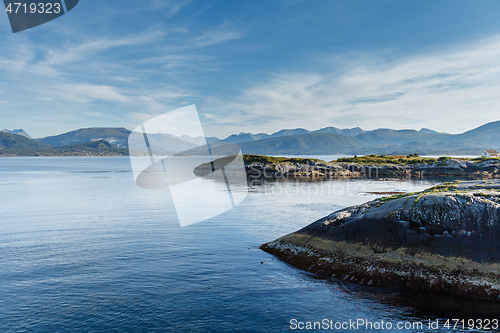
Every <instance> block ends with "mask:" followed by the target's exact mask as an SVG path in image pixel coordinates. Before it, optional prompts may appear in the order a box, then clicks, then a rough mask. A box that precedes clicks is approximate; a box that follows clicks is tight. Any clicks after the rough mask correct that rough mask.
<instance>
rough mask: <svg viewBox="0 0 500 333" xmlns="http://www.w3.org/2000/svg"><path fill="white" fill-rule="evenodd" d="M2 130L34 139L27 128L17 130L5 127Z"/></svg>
mask: <svg viewBox="0 0 500 333" xmlns="http://www.w3.org/2000/svg"><path fill="white" fill-rule="evenodd" d="M2 132H5V133H10V134H17V135H22V136H24V137H25V138H28V139H32V137H31V136H30V135H29V134H28V133H26V131H25V130H23V129H21V128H20V129H15V130H12V131H11V130H8V129H3V130H2Z"/></svg>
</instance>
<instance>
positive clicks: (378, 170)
mask: <svg viewBox="0 0 500 333" xmlns="http://www.w3.org/2000/svg"><path fill="white" fill-rule="evenodd" d="M245 170H246V173H247V176H248V177H249V178H253V179H262V178H267V179H282V178H312V179H325V178H384V177H385V178H431V177H464V178H472V179H496V178H500V160H499V159H490V160H485V161H482V162H478V163H476V162H473V161H464V160H459V159H449V160H445V161H436V162H434V163H430V164H426V163H419V164H400V165H397V164H371V165H370V164H358V163H337V162H324V161H317V160H316V161H315V160H305V162H300V163H299V162H277V163H270V162H252V163H248V161H246V160H245ZM210 172H212V167H211V165H206V164H202V165H200V166H198V167H196V168H195V170H194V173H195V174H196V175H198V176H205V175H207V174H209V173H210Z"/></svg>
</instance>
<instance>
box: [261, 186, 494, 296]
mask: <svg viewBox="0 0 500 333" xmlns="http://www.w3.org/2000/svg"><path fill="white" fill-rule="evenodd" d="M261 249H263V250H264V251H266V252H269V253H271V254H274V255H276V256H278V257H279V258H280V259H282V260H283V261H285V262H287V263H290V264H291V265H293V266H295V267H297V268H300V269H303V270H306V271H309V272H313V273H317V274H320V275H322V276H326V277H335V278H339V279H342V280H347V281H353V282H357V283H360V284H365V285H373V286H380V287H391V288H397V289H404V290H413V291H438V292H445V293H450V294H455V295H462V296H470V297H476V298H481V299H487V300H493V301H500V181H466V182H456V183H446V184H444V185H441V186H436V187H433V188H431V189H429V190H426V191H424V192H420V193H413V194H403V195H396V196H392V197H387V198H381V199H377V200H374V201H371V202H368V203H365V204H362V205H358V206H354V207H349V208H346V209H343V210H340V211H337V212H335V213H333V214H331V215H328V216H326V217H325V218H322V219H320V220H318V221H316V222H314V223H312V224H311V225H309V226H307V227H305V228H303V229H301V230H299V231H297V232H294V233H292V234H289V235H286V236H284V237H282V238H279V239H277V240H275V241H272V242H270V243H267V244H264V245H262V247H261Z"/></svg>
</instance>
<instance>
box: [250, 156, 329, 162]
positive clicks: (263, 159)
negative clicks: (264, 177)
mask: <svg viewBox="0 0 500 333" xmlns="http://www.w3.org/2000/svg"><path fill="white" fill-rule="evenodd" d="M243 161H245V164H252V163H262V164H277V163H297V164H314V163H315V162H325V161H323V160H320V159H317V158H289V157H275V156H265V155H250V154H247V155H243Z"/></svg>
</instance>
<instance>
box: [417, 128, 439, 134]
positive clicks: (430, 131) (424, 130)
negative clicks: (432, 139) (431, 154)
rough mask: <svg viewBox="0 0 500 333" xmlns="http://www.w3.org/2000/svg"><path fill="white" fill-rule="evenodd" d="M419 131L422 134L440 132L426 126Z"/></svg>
mask: <svg viewBox="0 0 500 333" xmlns="http://www.w3.org/2000/svg"><path fill="white" fill-rule="evenodd" d="M419 132H420V133H422V134H437V133H439V132H436V131H433V130H431V129H428V128H425V127H424V128H422V129H421V130H420V131H419Z"/></svg>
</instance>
